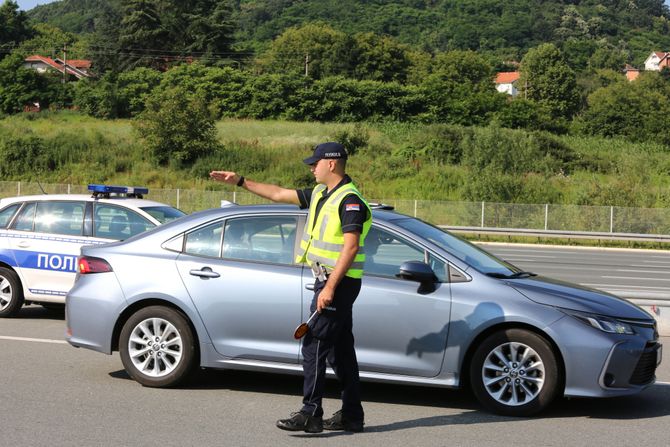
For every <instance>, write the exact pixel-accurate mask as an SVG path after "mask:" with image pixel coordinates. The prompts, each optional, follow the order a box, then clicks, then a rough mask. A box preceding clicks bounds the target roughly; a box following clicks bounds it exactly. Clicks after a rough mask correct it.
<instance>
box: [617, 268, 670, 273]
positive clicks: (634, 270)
mask: <svg viewBox="0 0 670 447" xmlns="http://www.w3.org/2000/svg"><path fill="white" fill-rule="evenodd" d="M616 271H617V272H632V273H666V274H670V271H668V270H639V269H617V270H616Z"/></svg>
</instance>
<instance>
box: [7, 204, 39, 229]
mask: <svg viewBox="0 0 670 447" xmlns="http://www.w3.org/2000/svg"><path fill="white" fill-rule="evenodd" d="M35 208H37V205H36V204H35V202H31V203H27V204H26V205H25V206H24V207H23V209H22V210H21V211H20V212H19V215H18V216H17V217H16V219H15V220H14V224H13V225H12V226H13V228H14V229H15V230H19V231H33V224H34V223H35Z"/></svg>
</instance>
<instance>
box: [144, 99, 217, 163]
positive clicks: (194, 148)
mask: <svg viewBox="0 0 670 447" xmlns="http://www.w3.org/2000/svg"><path fill="white" fill-rule="evenodd" d="M138 118H139V119H138V120H137V121H135V128H136V129H137V131H138V133H139V135H140V136H141V138H143V140H144V143H145V145H146V147H147V149H148V151H149V154H150V155H151V157H152V158H153V159H154V160H155V161H156V162H158V163H159V164H161V165H167V164H168V163H174V164H175V166H181V165H182V164H185V165H190V164H192V163H193V162H194V161H195V160H197V159H198V158H199V157H201V156H203V155H206V154H208V153H210V152H211V151H213V150H216V149H217V147H218V142H217V137H216V127H215V125H214V119H213V118H212V116H211V115H210V113H209V111H208V109H207V104H206V102H205V99H204V97H203V96H202V95H199V94H190V93H189V92H187V91H186V90H185V89H183V88H181V87H176V88H173V89H169V90H165V91H163V92H161V93H160V94H157V95H153V96H151V97H149V99H148V100H147V104H146V109H145V110H144V112H142V113H141V114H140V115H139V117H138Z"/></svg>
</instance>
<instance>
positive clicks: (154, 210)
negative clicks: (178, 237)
mask: <svg viewBox="0 0 670 447" xmlns="http://www.w3.org/2000/svg"><path fill="white" fill-rule="evenodd" d="M140 209H141V210H143V211H145V212H146V213H148V214H149V215H150V216H151V217H153V218H154V219H156V220H157V221H159V222H160V223H162V224H164V223H167V222H170V221H171V220H175V219H178V218H180V217H181V216H185V215H186V213H184V212H183V211H180V210H178V209H177V208H172V207H171V206H145V207H141V208H140Z"/></svg>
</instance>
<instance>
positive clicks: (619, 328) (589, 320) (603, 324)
mask: <svg viewBox="0 0 670 447" xmlns="http://www.w3.org/2000/svg"><path fill="white" fill-rule="evenodd" d="M561 311H563V312H565V313H566V314H568V315H570V316H571V317H574V318H576V319H578V320H579V321H581V322H582V323H585V324H588V325H589V326H593V327H594V328H596V329H600V330H601V331H603V332H609V333H610V334H627V335H632V334H634V333H635V331H634V330H633V326H631V325H630V324H628V323H625V322H623V321H620V320H617V319H616V318H612V317H605V316H603V315H597V314H590V313H586V312H577V311H574V310H568V309H561Z"/></svg>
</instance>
